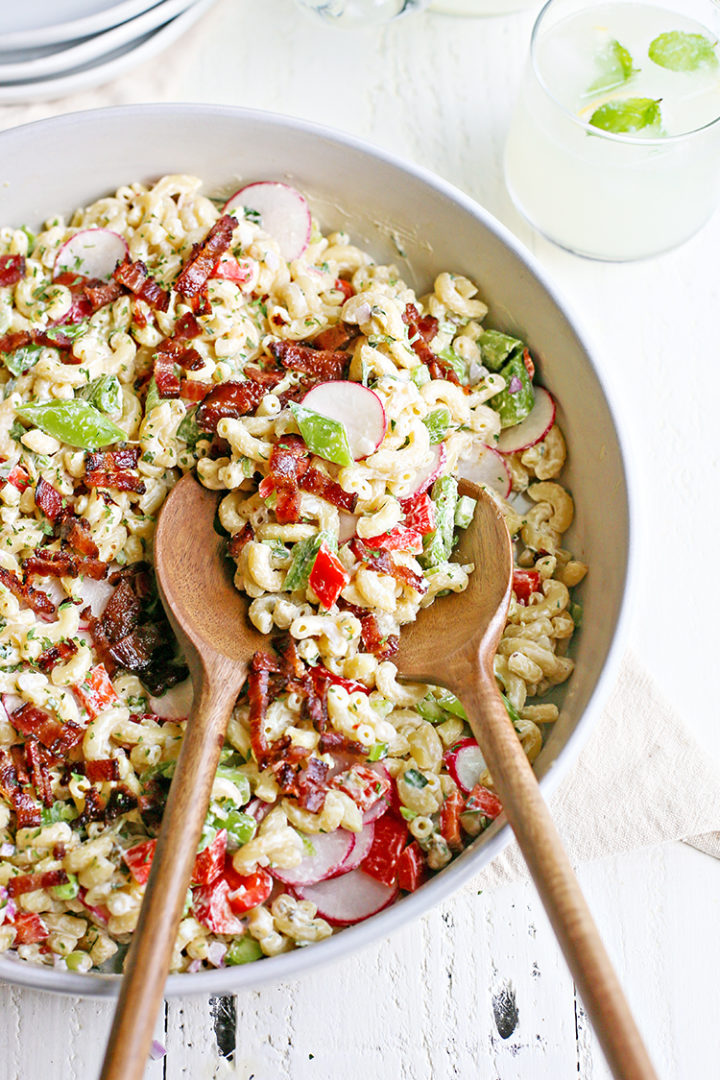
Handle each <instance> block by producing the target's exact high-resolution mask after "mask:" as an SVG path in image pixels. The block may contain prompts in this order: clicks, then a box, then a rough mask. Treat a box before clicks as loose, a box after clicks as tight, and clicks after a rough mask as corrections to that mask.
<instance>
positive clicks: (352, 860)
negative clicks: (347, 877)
mask: <svg viewBox="0 0 720 1080" xmlns="http://www.w3.org/2000/svg"><path fill="white" fill-rule="evenodd" d="M365 819H367V815H366V816H365ZM374 839H375V826H374V825H373V824H372V822H371V823H370V824H367V821H366V824H365V825H364V827H363V831H362V832H360V833H355V844H354V845H353V847H352V850H351V851H349V852H348V855H347V858H346V859H345V861H344V862H343V864H342V866H341V867H340V870H339V871H338V877H339V876H340V874H348V873H350V871H351V870H357V868H358V866H359V865H360V863H361V862H362V861H363V859H365V858H366V857H367V856H368V855H369V854H370V848H371V847H372V845H373V840H374Z"/></svg>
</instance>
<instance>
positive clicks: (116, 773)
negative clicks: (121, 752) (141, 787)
mask: <svg viewBox="0 0 720 1080" xmlns="http://www.w3.org/2000/svg"><path fill="white" fill-rule="evenodd" d="M73 767H75V766H73ZM84 772H85V775H86V776H87V778H88V780H89V781H90V782H91V783H92V784H101V783H106V782H107V781H109V780H119V779H120V765H119V763H118V760H117V758H96V759H95V760H94V761H86V762H85V763H84Z"/></svg>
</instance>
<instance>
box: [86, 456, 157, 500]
mask: <svg viewBox="0 0 720 1080" xmlns="http://www.w3.org/2000/svg"><path fill="white" fill-rule="evenodd" d="M139 457H140V447H139V446H127V447H124V448H123V449H121V450H106V451H104V452H103V453H99V454H86V456H85V483H86V485H87V486H88V487H111V488H115V489H116V490H117V491H135V492H137V493H138V495H144V494H145V484H144V483H143V481H142V480H141V479H140V477H139V476H138V475H137V474H136V473H135V474H133V472H132V471H131V470H133V469H137V463H138V458H139Z"/></svg>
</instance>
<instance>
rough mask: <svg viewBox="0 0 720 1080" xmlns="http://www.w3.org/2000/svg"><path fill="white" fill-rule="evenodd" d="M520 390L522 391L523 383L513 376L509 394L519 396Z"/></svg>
mask: <svg viewBox="0 0 720 1080" xmlns="http://www.w3.org/2000/svg"><path fill="white" fill-rule="evenodd" d="M518 390H522V381H521V380H520V378H519V376H517V375H513V377H512V379H511V380H510V385H509V386H508V393H510V394H517V392H518Z"/></svg>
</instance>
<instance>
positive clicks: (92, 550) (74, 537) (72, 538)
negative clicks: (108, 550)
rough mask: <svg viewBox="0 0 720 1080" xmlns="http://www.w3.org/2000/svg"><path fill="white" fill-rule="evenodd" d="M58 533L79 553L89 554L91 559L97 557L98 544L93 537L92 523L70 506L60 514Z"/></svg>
mask: <svg viewBox="0 0 720 1080" xmlns="http://www.w3.org/2000/svg"><path fill="white" fill-rule="evenodd" d="M56 524H57V525H59V528H58V534H59V536H60V539H61V540H63V541H64V542H65V543H66V544H67V545H68V547H70V548H71V549H72V550H73V551H75V552H77V554H78V555H87V556H88V557H89V558H91V559H97V557H98V555H99V550H98V546H97V544H96V543H95V541H94V540H93V538H92V533H91V532H90V523H89V522H88V521H86V520H85V518H84V517H79V516H78V515H77V514H75V513H73V511H72V510H71V509H70V507H66V508H65V510H63V511H62V512H61V514H60V516H59V519H58V522H57V523H56Z"/></svg>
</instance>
